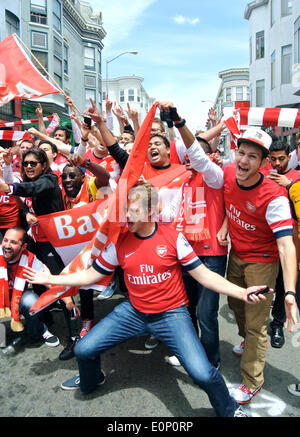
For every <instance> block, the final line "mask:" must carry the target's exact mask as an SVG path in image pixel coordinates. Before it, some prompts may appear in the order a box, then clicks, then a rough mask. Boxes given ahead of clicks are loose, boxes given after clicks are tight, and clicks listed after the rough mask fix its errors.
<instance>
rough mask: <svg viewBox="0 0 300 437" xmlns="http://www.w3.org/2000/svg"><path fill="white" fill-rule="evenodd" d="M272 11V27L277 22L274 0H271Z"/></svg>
mask: <svg viewBox="0 0 300 437" xmlns="http://www.w3.org/2000/svg"><path fill="white" fill-rule="evenodd" d="M270 13H271V27H272V26H273V24H274V23H275V11H274V0H271V5H270Z"/></svg>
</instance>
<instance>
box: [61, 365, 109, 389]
mask: <svg viewBox="0 0 300 437" xmlns="http://www.w3.org/2000/svg"><path fill="white" fill-rule="evenodd" d="M100 378H101V379H100V381H99V382H98V384H97V385H103V384H104V383H105V373H104V372H103V370H101V375H100ZM60 388H62V389H63V390H76V389H78V388H80V378H79V375H77V376H73V378H70V379H67V380H66V381H64V382H62V383H61V384H60Z"/></svg>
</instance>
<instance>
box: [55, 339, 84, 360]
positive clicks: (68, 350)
mask: <svg viewBox="0 0 300 437" xmlns="http://www.w3.org/2000/svg"><path fill="white" fill-rule="evenodd" d="M78 340H79V337H78V336H77V337H75V338H69V340H68V342H67V344H66V345H65V347H64V349H63V350H62V351H61V353H60V354H59V356H58V358H59V359H60V360H63V361H66V360H70V359H71V358H73V357H74V356H75V354H74V346H75V344H76V343H77V341H78Z"/></svg>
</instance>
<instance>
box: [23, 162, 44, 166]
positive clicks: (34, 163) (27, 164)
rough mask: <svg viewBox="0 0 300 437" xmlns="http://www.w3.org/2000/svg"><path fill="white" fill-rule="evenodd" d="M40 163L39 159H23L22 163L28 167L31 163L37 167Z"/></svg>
mask: <svg viewBox="0 0 300 437" xmlns="http://www.w3.org/2000/svg"><path fill="white" fill-rule="evenodd" d="M38 164H40V162H39V161H23V163H22V165H23V167H28V166H29V165H30V167H36V166H37V165H38Z"/></svg>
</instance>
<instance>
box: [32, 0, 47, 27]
mask: <svg viewBox="0 0 300 437" xmlns="http://www.w3.org/2000/svg"><path fill="white" fill-rule="evenodd" d="M30 21H31V22H32V23H39V24H47V4H46V0H31V2H30Z"/></svg>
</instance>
